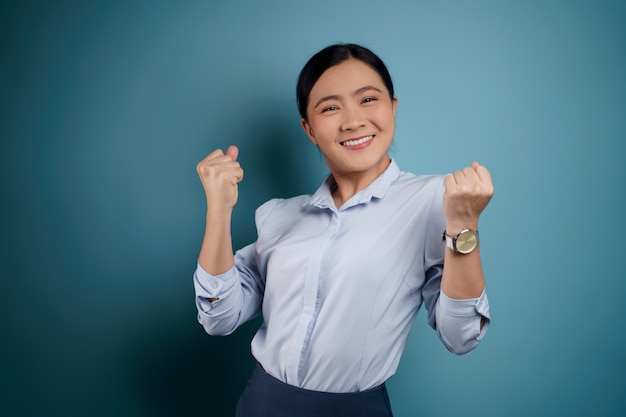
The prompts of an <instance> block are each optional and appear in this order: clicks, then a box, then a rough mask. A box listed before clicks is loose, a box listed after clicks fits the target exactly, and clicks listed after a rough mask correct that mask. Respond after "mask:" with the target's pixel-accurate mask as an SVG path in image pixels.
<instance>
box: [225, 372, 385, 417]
mask: <svg viewBox="0 0 626 417" xmlns="http://www.w3.org/2000/svg"><path fill="white" fill-rule="evenodd" d="M309 416H310V417H320V416H323V417H335V416H336V417H392V416H393V414H392V413H391V405H390V404H389V396H388V395H387V388H386V387H385V384H382V385H379V386H378V387H376V388H372V389H369V390H367V391H361V392H351V393H332V392H319V391H310V390H306V389H302V388H298V387H294V386H292V385H288V384H285V383H284V382H281V381H279V380H278V379H276V378H274V377H273V376H271V375H269V374H267V373H266V372H265V371H264V370H263V368H262V367H261V365H259V364H257V366H256V368H255V369H254V371H253V372H252V376H251V377H250V379H249V380H248V384H247V385H246V388H245V389H244V391H243V393H242V394H241V397H240V398H239V402H238V404H237V413H236V417H309Z"/></svg>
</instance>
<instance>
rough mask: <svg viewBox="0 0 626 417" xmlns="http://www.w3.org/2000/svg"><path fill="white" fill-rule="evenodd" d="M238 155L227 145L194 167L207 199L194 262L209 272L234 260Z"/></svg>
mask: <svg viewBox="0 0 626 417" xmlns="http://www.w3.org/2000/svg"><path fill="white" fill-rule="evenodd" d="M238 155H239V150H238V149H237V147H236V146H230V147H229V148H228V149H227V150H226V153H224V152H222V150H221V149H217V150H215V151H213V152H212V153H211V154H209V155H208V156H207V157H206V158H204V159H203V160H202V161H200V162H199V163H198V165H197V167H196V169H197V171H198V175H199V176H200V181H201V182H202V186H203V187H204V193H205V195H206V200H207V212H206V228H205V232H204V239H203V241H202V247H201V249H200V255H199V257H198V263H199V264H200V266H201V267H202V268H203V269H204V270H205V271H207V272H208V273H209V274H212V275H219V274H222V273H224V272H226V271H228V270H229V269H231V268H232V267H233V265H234V262H235V261H234V256H233V247H232V237H231V232H230V225H231V218H232V212H233V207H234V206H235V204H237V197H238V183H239V182H240V181H241V180H242V179H243V169H241V166H240V165H239V162H237V156H238ZM209 301H211V300H209Z"/></svg>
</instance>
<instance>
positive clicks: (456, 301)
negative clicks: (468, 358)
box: [431, 162, 494, 354]
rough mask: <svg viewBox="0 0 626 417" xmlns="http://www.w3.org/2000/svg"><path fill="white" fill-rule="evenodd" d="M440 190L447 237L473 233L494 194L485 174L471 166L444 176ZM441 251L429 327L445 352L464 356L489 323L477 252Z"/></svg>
mask: <svg viewBox="0 0 626 417" xmlns="http://www.w3.org/2000/svg"><path fill="white" fill-rule="evenodd" d="M444 187H445V191H444V195H443V202H442V204H443V212H444V220H445V222H446V225H445V229H446V233H447V234H448V235H449V236H456V235H457V234H458V233H459V232H460V231H461V230H463V229H466V228H467V229H472V230H478V219H479V217H480V214H481V213H482V211H483V210H484V208H485V207H486V206H487V204H488V203H489V201H490V199H491V197H492V196H493V191H494V190H493V184H492V182H491V176H490V174H489V171H488V170H487V169H486V168H485V167H483V166H481V165H479V164H478V163H476V162H474V163H473V164H472V166H471V167H467V168H465V169H464V170H462V171H457V172H455V173H454V174H450V175H448V176H447V177H446V178H445V179H444ZM444 250H445V253H444V262H443V272H442V273H441V274H442V275H441V282H440V289H441V291H440V293H439V295H438V297H437V300H436V303H437V307H436V311H437V313H436V315H435V316H434V317H432V320H431V325H434V327H435V328H436V329H437V333H438V334H439V337H440V339H441V340H442V341H443V342H444V344H445V345H446V347H447V348H448V349H449V350H450V351H452V352H454V353H456V354H465V353H468V352H471V351H472V350H473V349H474V348H475V347H476V346H477V345H478V343H479V341H480V340H481V339H482V336H483V335H484V333H485V332H486V330H487V325H488V323H489V320H490V317H489V301H488V299H487V294H486V291H485V278H484V274H483V270H482V266H481V260H480V247H477V248H476V249H475V250H474V251H473V252H471V253H469V254H465V255H463V254H460V253H455V252H454V251H452V250H451V249H449V248H448V247H445V249H444ZM432 285H434V284H432ZM434 291H435V290H434V289H433V290H432V291H431V292H434Z"/></svg>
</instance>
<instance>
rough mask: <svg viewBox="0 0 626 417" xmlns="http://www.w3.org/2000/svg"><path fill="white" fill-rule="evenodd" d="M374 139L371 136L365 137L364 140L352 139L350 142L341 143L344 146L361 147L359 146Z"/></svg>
mask: <svg viewBox="0 0 626 417" xmlns="http://www.w3.org/2000/svg"><path fill="white" fill-rule="evenodd" d="M372 139H374V135H369V136H363V137H362V138H359V139H350V140H346V141H343V142H339V143H340V144H341V145H342V146H348V147H350V146H359V145H363V144H364V143H366V142H369V141H370V140H372Z"/></svg>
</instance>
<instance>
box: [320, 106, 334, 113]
mask: <svg viewBox="0 0 626 417" xmlns="http://www.w3.org/2000/svg"><path fill="white" fill-rule="evenodd" d="M334 110H337V106H328V107H324V108H323V109H322V113H326V112H329V111H334Z"/></svg>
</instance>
